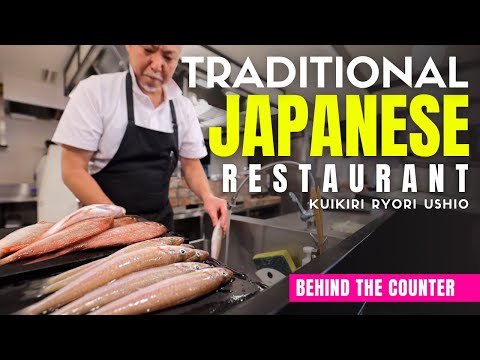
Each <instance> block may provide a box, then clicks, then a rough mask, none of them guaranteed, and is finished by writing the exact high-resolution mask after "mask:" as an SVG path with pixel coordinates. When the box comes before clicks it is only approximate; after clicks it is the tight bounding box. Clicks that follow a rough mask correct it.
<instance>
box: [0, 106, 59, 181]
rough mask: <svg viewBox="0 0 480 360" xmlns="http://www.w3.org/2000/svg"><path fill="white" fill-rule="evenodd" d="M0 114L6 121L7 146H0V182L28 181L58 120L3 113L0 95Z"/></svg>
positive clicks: (31, 178)
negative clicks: (2, 147) (4, 147)
mask: <svg viewBox="0 0 480 360" xmlns="http://www.w3.org/2000/svg"><path fill="white" fill-rule="evenodd" d="M0 117H2V118H3V119H5V121H6V134H7V142H8V148H6V149H3V150H0V184H13V183H32V182H33V173H34V171H35V168H36V166H37V163H38V161H39V160H40V158H41V157H42V156H43V155H44V154H45V152H46V148H45V140H47V139H51V138H52V136H53V133H54V131H55V128H56V127H57V124H58V121H55V120H38V119H28V118H20V117H18V118H17V117H11V116H6V115H5V114H4V110H3V99H0Z"/></svg>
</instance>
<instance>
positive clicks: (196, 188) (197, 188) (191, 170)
mask: <svg viewBox="0 0 480 360" xmlns="http://www.w3.org/2000/svg"><path fill="white" fill-rule="evenodd" d="M182 170H183V175H184V177H185V181H186V182H187V185H188V187H189V188H190V189H191V190H192V191H193V192H194V193H195V195H197V196H198V197H199V198H200V199H201V200H202V201H205V198H206V197H208V196H212V191H211V190H210V184H209V183H208V179H207V176H206V175H205V171H204V170H203V167H202V164H201V163H200V160H192V159H183V160H182Z"/></svg>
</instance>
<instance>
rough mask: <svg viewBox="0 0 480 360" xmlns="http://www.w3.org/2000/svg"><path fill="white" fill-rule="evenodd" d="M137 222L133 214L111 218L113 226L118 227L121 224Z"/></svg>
mask: <svg viewBox="0 0 480 360" xmlns="http://www.w3.org/2000/svg"><path fill="white" fill-rule="evenodd" d="M134 222H137V218H136V217H133V216H122V217H119V218H116V219H114V220H113V227H119V226H123V225H128V224H133V223H134Z"/></svg>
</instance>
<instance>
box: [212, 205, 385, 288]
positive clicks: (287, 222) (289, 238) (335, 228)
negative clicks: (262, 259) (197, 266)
mask: <svg viewBox="0 0 480 360" xmlns="http://www.w3.org/2000/svg"><path fill="white" fill-rule="evenodd" d="M382 213H383V212H382V211H372V212H370V213H365V212H352V211H324V215H323V218H324V230H323V231H324V236H325V240H326V247H325V251H326V253H327V252H328V251H329V249H332V248H334V247H335V246H337V245H338V244H340V243H341V242H342V241H343V240H344V239H346V238H348V237H349V236H351V235H352V234H353V233H354V232H356V231H358V230H360V229H361V228H363V227H364V226H365V225H367V224H368V223H369V222H371V221H373V220H374V219H375V218H377V217H378V216H381V215H382ZM229 229H230V231H229V234H228V236H227V239H225V242H224V246H223V247H222V252H221V254H220V260H221V261H224V262H225V263H226V264H228V265H230V266H232V267H233V268H235V269H236V270H238V271H241V272H244V273H246V274H247V275H248V276H250V277H253V278H254V279H257V280H258V278H257V277H256V275H255V273H256V271H257V268H256V266H255V263H254V262H253V260H252V258H253V256H255V255H256V254H260V253H265V252H271V251H277V250H287V251H288V252H289V254H290V255H291V257H292V259H293V261H294V263H295V265H296V267H297V268H299V267H301V264H302V258H303V257H304V255H305V253H304V252H303V247H304V246H312V247H315V248H317V242H316V240H315V239H316V238H317V237H316V236H317V233H316V228H315V226H308V225H307V224H306V223H305V222H303V221H302V220H301V219H300V212H294V213H290V214H285V215H281V216H277V217H273V218H270V219H256V218H251V217H247V216H240V215H231V216H230V225H229ZM312 235H313V237H312ZM320 256H322V255H320Z"/></svg>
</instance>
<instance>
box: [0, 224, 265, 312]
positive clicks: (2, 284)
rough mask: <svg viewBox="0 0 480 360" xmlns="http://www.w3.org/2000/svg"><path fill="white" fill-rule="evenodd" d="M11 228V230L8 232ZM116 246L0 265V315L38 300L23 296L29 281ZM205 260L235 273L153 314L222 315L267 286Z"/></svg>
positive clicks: (105, 253)
mask: <svg viewBox="0 0 480 360" xmlns="http://www.w3.org/2000/svg"><path fill="white" fill-rule="evenodd" d="M5 230H6V229H2V230H0V238H2V237H3V236H5V235H6V233H5ZM8 230H9V229H8ZM13 230H14V229H12V230H11V231H13ZM11 231H8V232H11ZM8 232H7V233H8ZM177 235H178V234H177ZM118 249H120V247H117V248H109V249H100V250H86V251H80V252H77V253H71V254H67V255H63V256H60V257H58V258H55V259H51V260H46V261H43V262H40V263H36V264H25V262H28V260H25V261H19V262H16V263H12V264H7V265H4V266H1V267H0V315H8V314H12V313H14V312H16V311H18V310H20V309H22V308H24V307H26V306H28V305H30V304H33V303H35V302H37V301H39V300H41V298H32V297H31V296H28V295H26V293H27V292H28V289H29V288H30V287H31V285H32V282H34V281H37V280H40V279H43V278H46V277H49V276H52V275H55V274H58V273H60V272H63V271H66V270H68V269H71V268H73V267H77V266H80V265H82V264H84V263H87V262H90V261H93V260H96V259H99V258H102V257H105V256H108V255H110V254H112V253H114V252H115V251H117V250H118ZM205 262H206V263H208V264H210V265H212V266H216V267H226V268H229V269H230V270H232V271H233V272H234V277H233V279H232V281H231V282H230V283H229V284H227V285H225V286H223V287H222V288H220V289H219V290H217V291H216V292H214V293H212V294H209V295H207V296H204V297H202V298H199V299H196V300H194V301H191V302H189V303H186V304H183V305H179V306H176V307H174V308H171V309H166V310H163V311H159V312H156V313H153V314H160V315H189V314H191V315H207V314H221V313H223V312H224V311H227V310H228V309H230V308H231V307H233V306H235V305H236V304H238V303H241V302H243V301H245V300H247V299H248V298H250V297H252V296H254V295H255V294H256V293H258V292H259V291H262V290H263V289H265V288H266V285H264V284H262V283H259V282H255V281H252V280H251V279H249V278H248V277H247V276H246V275H245V274H242V273H240V272H238V271H236V270H235V269H232V268H230V267H229V266H227V265H225V264H223V263H221V262H218V261H216V260H214V259H212V258H209V259H207V260H206V261H205Z"/></svg>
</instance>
